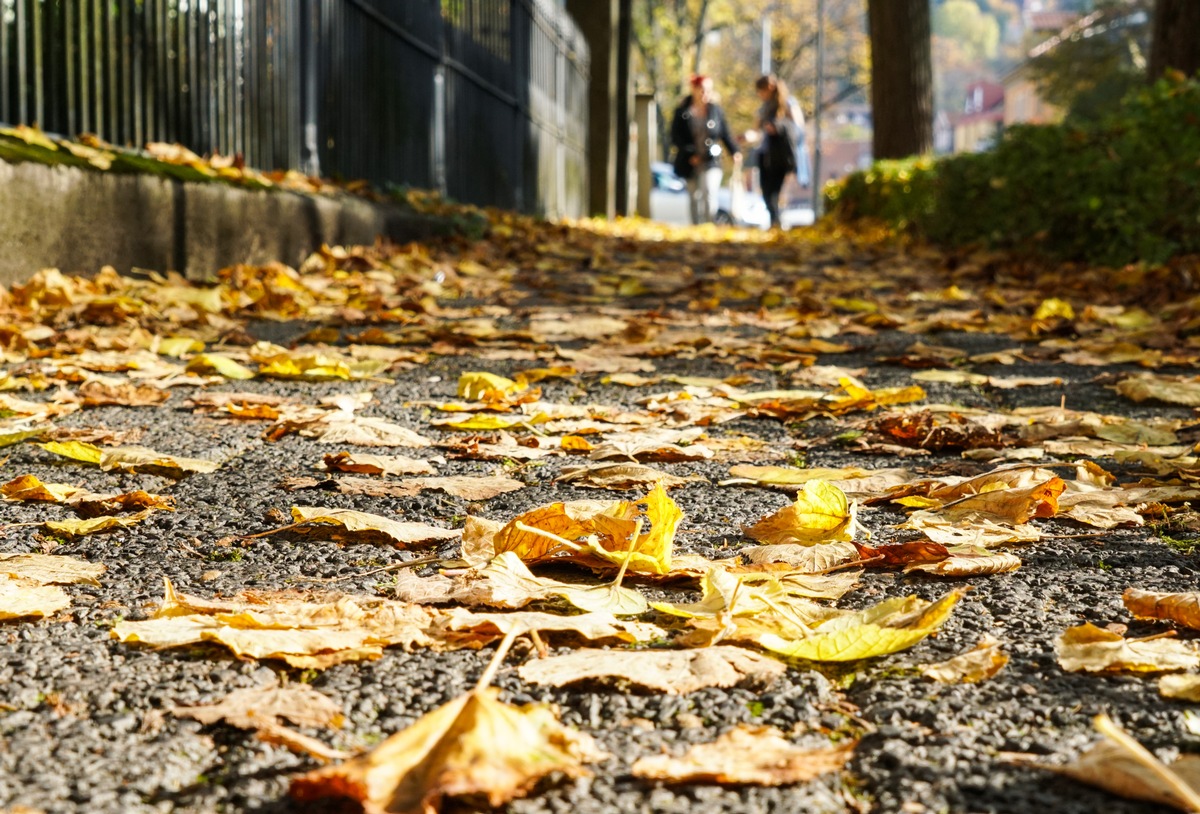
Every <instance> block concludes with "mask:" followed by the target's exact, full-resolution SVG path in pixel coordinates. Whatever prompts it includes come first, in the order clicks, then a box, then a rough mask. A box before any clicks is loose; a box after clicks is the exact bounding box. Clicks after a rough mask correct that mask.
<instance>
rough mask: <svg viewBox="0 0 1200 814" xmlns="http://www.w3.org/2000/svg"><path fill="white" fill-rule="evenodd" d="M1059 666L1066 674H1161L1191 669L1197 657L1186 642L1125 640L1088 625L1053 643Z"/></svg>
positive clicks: (1065, 633)
mask: <svg viewBox="0 0 1200 814" xmlns="http://www.w3.org/2000/svg"><path fill="white" fill-rule="evenodd" d="M1054 651H1055V653H1056V654H1057V656H1058V663H1059V665H1060V666H1061V667H1062V668H1063V669H1064V670H1067V671H1069V672H1081V671H1085V672H1089V673H1100V672H1120V671H1128V672H1135V673H1161V672H1169V671H1173V670H1194V669H1196V668H1197V667H1200V657H1197V655H1196V651H1195V649H1194V648H1193V647H1192V646H1191V644H1189V643H1187V642H1180V641H1175V640H1174V639H1164V638H1156V637H1150V638H1148V639H1124V638H1122V637H1121V635H1120V634H1118V633H1113V632H1112V631H1110V630H1104V629H1102V628H1098V627H1096V626H1095V625H1093V624H1091V623H1090V622H1088V623H1085V624H1082V625H1076V626H1075V627H1072V628H1067V629H1066V630H1065V631H1063V633H1062V634H1061V635H1060V636H1059V637H1058V639H1056V640H1055V642H1054Z"/></svg>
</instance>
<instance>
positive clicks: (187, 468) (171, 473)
mask: <svg viewBox="0 0 1200 814" xmlns="http://www.w3.org/2000/svg"><path fill="white" fill-rule="evenodd" d="M219 466H220V464H218V463H216V462H215V461H206V460H203V459H201V458H182V457H176V456H173V455H166V454H164V453H162V452H156V451H155V450H152V449H148V448H147V447H111V448H109V449H105V450H101V454H100V468H101V469H103V470H105V471H106V472H107V471H109V470H112V469H120V470H123V471H125V472H139V473H146V474H150V475H161V476H162V477H165V478H173V479H175V480H178V479H180V478H183V477H185V476H187V475H192V474H196V473H205V472H215V471H216V470H217V468H218V467H219Z"/></svg>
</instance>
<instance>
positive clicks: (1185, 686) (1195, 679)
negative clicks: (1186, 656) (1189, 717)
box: [1158, 673, 1200, 703]
mask: <svg viewBox="0 0 1200 814" xmlns="http://www.w3.org/2000/svg"><path fill="white" fill-rule="evenodd" d="M1158 692H1159V694H1160V695H1162V697H1163V698H1173V699H1175V700H1176V701H1190V702H1192V703H1197V702H1200V675H1197V674H1195V673H1183V674H1179V673H1175V674H1168V675H1164V676H1162V677H1160V678H1159V679H1158Z"/></svg>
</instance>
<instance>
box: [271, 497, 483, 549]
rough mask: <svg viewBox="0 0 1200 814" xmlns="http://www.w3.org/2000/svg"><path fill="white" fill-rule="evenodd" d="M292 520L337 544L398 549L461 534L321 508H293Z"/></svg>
mask: <svg viewBox="0 0 1200 814" xmlns="http://www.w3.org/2000/svg"><path fill="white" fill-rule="evenodd" d="M292 519H293V520H294V521H295V523H296V524H297V525H300V526H303V527H304V529H302V530H307V531H309V532H310V533H313V534H319V535H321V536H324V537H326V538H328V539H331V540H336V541H338V542H343V541H344V542H365V543H385V544H391V545H394V546H397V547H398V548H408V547H410V546H414V545H423V544H426V543H433V542H438V541H440V540H456V539H458V537H459V536H460V535H461V534H462V532H461V531H458V530H454V529H444V528H439V527H438V526H430V525H427V524H425V523H406V522H400V521H396V520H390V519H388V518H386V517H381V516H379V515H377V514H368V513H367V512H356V511H353V510H351V509H326V508H324V507H321V506H293V507H292Z"/></svg>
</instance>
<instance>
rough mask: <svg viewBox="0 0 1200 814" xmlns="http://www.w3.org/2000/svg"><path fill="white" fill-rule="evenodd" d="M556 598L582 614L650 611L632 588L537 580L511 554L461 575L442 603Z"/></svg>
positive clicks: (506, 603)
mask: <svg viewBox="0 0 1200 814" xmlns="http://www.w3.org/2000/svg"><path fill="white" fill-rule="evenodd" d="M418 579H419V578H418ZM554 597H557V598H560V599H562V600H564V601H566V602H568V603H570V604H571V605H573V606H574V607H576V608H578V609H580V610H583V611H588V612H603V613H611V614H614V615H617V616H636V615H638V614H641V613H645V612H646V611H647V610H649V609H650V606H649V604H647V602H646V600H645V599H644V598H643V597H642V595H641V594H640V593H638V592H637V591H635V590H633V589H631V588H623V587H620V586H612V585H580V584H575V583H567V582H560V581H558V580H555V579H547V578H545V577H538V576H535V575H534V574H533V572H531V571H530V570H529V568H528V567H527V566H526V565H525V563H523V562H522V561H521V558H520V557H518V556H517V555H516V553H515V552H512V551H505V552H504V553H502V554H500V555H499V556H497V557H496V559H494V560H492V561H491V562H490V563H488V564H487V566H486V567H484V568H480V569H477V570H475V571H468V572H467V573H465V574H463V575H461V576H460V577H459V578H458V579H457V580H455V582H454V584H453V585H452V586H448V593H447V595H446V596H445V598H444V599H443V600H442V601H454V602H460V603H462V604H464V605H489V606H491V607H498V608H521V607H524V606H525V605H528V604H530V603H531V602H535V601H537V600H541V599H549V598H554Z"/></svg>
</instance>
